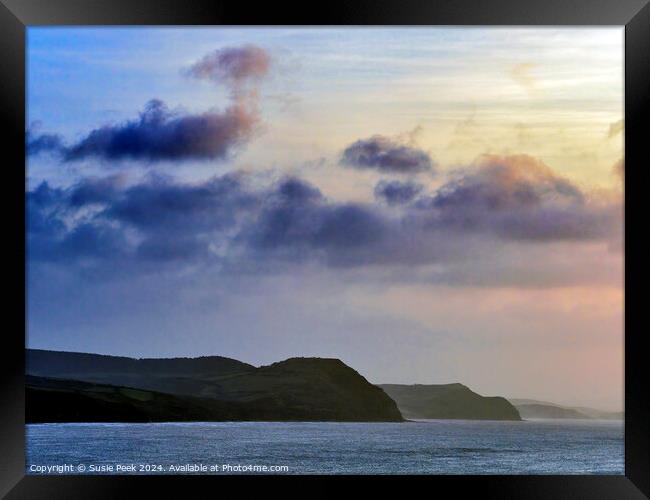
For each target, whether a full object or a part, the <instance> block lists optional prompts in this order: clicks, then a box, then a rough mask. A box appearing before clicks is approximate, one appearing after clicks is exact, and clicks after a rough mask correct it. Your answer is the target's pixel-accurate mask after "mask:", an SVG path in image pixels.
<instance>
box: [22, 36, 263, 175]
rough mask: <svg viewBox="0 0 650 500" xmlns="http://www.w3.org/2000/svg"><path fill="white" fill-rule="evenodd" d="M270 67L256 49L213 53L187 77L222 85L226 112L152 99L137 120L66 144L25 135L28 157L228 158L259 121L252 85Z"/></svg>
mask: <svg viewBox="0 0 650 500" xmlns="http://www.w3.org/2000/svg"><path fill="white" fill-rule="evenodd" d="M270 64H271V59H270V57H269V55H268V54H267V53H266V52H265V51H264V50H263V49H261V48H259V47H254V46H250V45H247V46H243V47H227V48H223V49H220V50H217V51H215V52H213V53H211V54H208V55H207V56H205V57H204V58H203V59H201V60H200V61H198V62H197V63H195V64H194V65H193V66H191V67H190V68H189V70H188V71H187V74H188V75H189V76H191V77H193V78H197V79H209V80H211V81H214V82H222V83H224V84H225V85H227V86H228V87H229V88H230V90H231V96H230V98H231V101H232V102H231V104H230V105H229V106H227V107H226V108H225V109H223V110H221V111H219V110H214V109H213V110H209V111H205V112H204V113H198V114H190V113H183V112H173V111H170V110H169V109H168V107H167V106H166V104H165V103H164V102H163V101H161V100H160V99H151V100H150V101H149V102H148V103H147V104H146V105H145V107H144V110H143V111H142V112H141V113H140V116H139V117H138V118H137V119H134V120H128V121H126V122H123V123H118V124H111V125H104V126H102V127H99V128H96V129H94V130H92V131H90V132H89V133H88V134H87V135H86V136H85V137H83V138H82V139H81V140H80V141H78V142H76V143H74V144H71V145H66V144H64V143H63V140H62V139H61V138H60V137H59V136H58V135H52V134H41V135H34V133H30V132H28V133H27V138H26V147H27V152H28V154H39V153H42V152H46V151H47V152H53V153H56V154H58V155H60V156H61V158H62V160H63V161H65V162H73V161H78V160H83V159H86V158H97V159H101V160H106V161H119V160H138V161H146V162H151V163H154V162H161V161H185V160H203V161H205V160H227V159H230V158H231V157H232V155H233V154H235V152H236V151H237V149H238V148H239V147H241V146H242V145H244V144H245V143H247V142H248V141H249V140H250V139H251V138H252V136H253V134H254V132H255V130H256V127H257V125H258V124H259V122H260V114H259V110H258V96H257V92H256V85H257V84H258V83H259V81H260V80H261V79H262V78H263V77H264V76H265V75H266V74H267V73H268V71H269V67H270ZM248 84H250V85H252V87H250V88H248V87H247V85H248Z"/></svg>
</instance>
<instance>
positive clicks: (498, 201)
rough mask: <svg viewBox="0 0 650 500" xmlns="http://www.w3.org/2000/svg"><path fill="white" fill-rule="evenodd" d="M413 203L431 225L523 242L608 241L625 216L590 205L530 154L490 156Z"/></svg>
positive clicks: (614, 209) (613, 208)
mask: <svg viewBox="0 0 650 500" xmlns="http://www.w3.org/2000/svg"><path fill="white" fill-rule="evenodd" d="M414 205H415V206H416V207H417V208H419V209H421V210H423V211H424V212H425V213H428V214H429V217H430V221H429V222H428V225H430V226H433V227H438V228H440V227H444V228H447V229H450V230H454V231H460V232H483V233H489V234H494V235H497V236H499V237H501V238H506V239H514V240H524V241H525V240H528V241H561V240H590V239H600V238H605V237H606V236H607V235H608V234H611V232H612V231H614V230H615V229H616V228H617V227H618V226H619V225H620V220H621V217H622V215H621V212H620V205H619V204H617V203H615V204H611V203H608V204H605V205H604V206H601V205H599V204H598V203H589V202H588V200H587V197H586V195H585V194H584V193H583V192H582V191H581V190H580V189H579V188H578V187H577V186H576V185H574V184H573V183H571V182H570V181H569V180H568V179H566V178H563V177H560V176H558V175H556V174H555V173H554V172H553V171H552V170H551V169H550V168H549V167H548V166H546V165H545V164H543V163H542V162H540V161H539V160H536V159H534V158H532V157H530V156H526V155H515V156H496V155H486V156H484V157H482V158H481V160H480V161H479V162H477V164H476V165H474V166H472V167H471V168H468V169H465V170H463V171H461V173H460V175H459V176H458V177H457V178H456V179H453V180H451V181H450V182H448V183H447V184H445V185H443V186H442V187H441V188H440V189H439V190H438V191H437V192H436V193H434V194H433V195H429V196H424V197H421V198H420V199H418V200H416V201H415V202H414Z"/></svg>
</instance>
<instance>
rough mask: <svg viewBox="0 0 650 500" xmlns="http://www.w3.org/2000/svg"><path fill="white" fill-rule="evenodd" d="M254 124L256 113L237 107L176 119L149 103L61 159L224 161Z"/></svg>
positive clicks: (100, 130)
mask: <svg viewBox="0 0 650 500" xmlns="http://www.w3.org/2000/svg"><path fill="white" fill-rule="evenodd" d="M257 122H258V116H257V113H255V112H253V111H251V110H250V109H247V108H246V107H244V106H240V105H233V106H230V107H228V108H226V109H225V110H224V111H223V112H218V111H209V112H206V113H202V114H197V115H191V114H176V113H172V112H170V111H169V110H168V109H167V106H166V105H165V104H164V103H163V102H162V101H160V100H157V99H154V100H151V101H149V102H148V103H147V105H146V106H145V109H144V111H143V112H142V113H140V117H139V119H137V120H132V121H128V122H126V123H122V124H118V125H107V126H104V127H101V128H98V129H95V130H93V131H92V132H90V133H89V134H88V135H87V136H86V137H85V138H83V139H82V140H81V141H79V142H78V143H76V144H74V145H72V146H70V147H68V148H66V149H65V152H64V155H63V159H64V160H65V161H68V162H69V161H76V160H81V159H84V158H89V157H94V158H101V159H104V160H123V159H131V160H145V161H149V162H157V161H163V160H169V161H174V160H224V159H227V158H229V156H230V155H231V154H232V153H233V151H234V149H235V148H236V147H237V146H240V145H242V144H244V143H245V142H246V141H248V140H249V139H250V137H251V135H252V133H253V130H254V128H255V125H256V124H257Z"/></svg>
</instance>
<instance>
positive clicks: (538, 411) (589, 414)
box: [509, 399, 625, 420]
mask: <svg viewBox="0 0 650 500" xmlns="http://www.w3.org/2000/svg"><path fill="white" fill-rule="evenodd" d="M509 401H510V402H511V403H512V404H513V405H514V406H515V408H517V410H518V411H519V414H520V415H521V416H522V418H532V419H545V418H547V419H548V418H550V419H554V418H571V419H581V420H590V419H596V420H623V419H624V418H625V415H624V413H623V412H614V411H603V410H596V409H595V408H587V407H584V406H575V407H574V406H562V405H558V404H556V403H549V402H548V401H537V400H534V399H510V400H509Z"/></svg>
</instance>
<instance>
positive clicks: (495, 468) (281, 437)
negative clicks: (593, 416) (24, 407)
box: [27, 420, 624, 474]
mask: <svg viewBox="0 0 650 500" xmlns="http://www.w3.org/2000/svg"><path fill="white" fill-rule="evenodd" d="M623 463H624V462H623V423H622V422H611V421H609V422H608V421H584V420H583V421H578V420H573V421H569V420H545V421H526V422H496V421H489V422H485V421H459V420H429V421H417V422H405V423H333V422H328V423H323V422H318V423H316V422H314V423H310V422H307V423H296V422H283V423H270V422H215V423H212V422H209V423H206V422H196V423H164V424H40V425H29V426H27V473H30V474H35V473H36V474H38V473H39V472H35V470H36V469H35V467H37V466H41V467H44V466H47V465H63V464H67V465H69V467H70V468H71V469H73V473H78V472H79V470H78V467H79V465H82V468H84V469H85V471H84V473H88V472H89V470H92V468H93V467H95V468H96V467H97V466H98V465H104V466H106V465H112V466H113V472H108V473H124V472H116V470H115V468H116V466H117V464H122V465H124V464H133V465H135V466H136V471H135V472H136V473H151V472H155V473H170V466H171V465H175V466H186V465H187V464H192V466H194V467H197V466H199V465H203V466H204V467H205V468H206V469H207V471H204V472H202V473H213V474H214V473H218V474H222V473H224V470H223V465H226V464H227V465H230V466H233V467H232V468H231V469H228V470H227V471H226V472H228V471H229V472H230V473H233V472H234V473H237V467H236V466H237V465H240V466H244V468H245V466H250V465H253V466H267V467H268V466H286V467H287V468H288V473H290V474H623ZM145 464H148V465H145ZM151 466H155V467H154V470H153V471H151V468H152V467H151ZM215 466H216V467H215ZM140 468H142V469H144V470H143V471H138V469H140ZM181 468H182V467H181ZM41 470H46V469H41ZM249 470H250V469H249ZM257 470H258V472H263V471H261V470H260V469H259V468H258V469H257ZM45 473H47V471H46V472H45ZM49 473H53V474H56V473H57V472H56V471H55V470H53V469H51V470H50V472H49ZM64 473H69V470H68V471H65V472H64ZM94 473H97V472H94ZM127 473H128V472H127ZM171 473H179V472H178V471H172V472H171ZM180 473H185V471H181V472H180ZM263 473H268V472H263ZM283 473H286V472H283Z"/></svg>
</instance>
